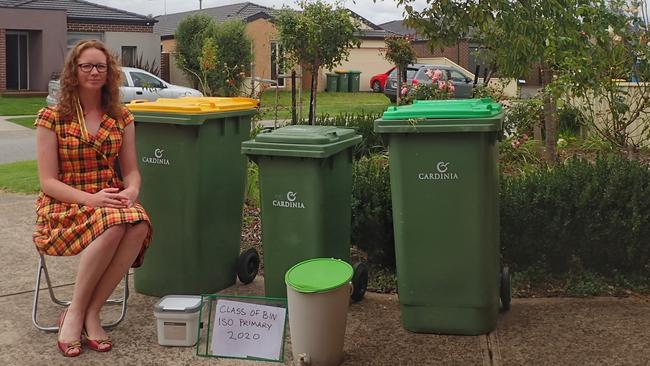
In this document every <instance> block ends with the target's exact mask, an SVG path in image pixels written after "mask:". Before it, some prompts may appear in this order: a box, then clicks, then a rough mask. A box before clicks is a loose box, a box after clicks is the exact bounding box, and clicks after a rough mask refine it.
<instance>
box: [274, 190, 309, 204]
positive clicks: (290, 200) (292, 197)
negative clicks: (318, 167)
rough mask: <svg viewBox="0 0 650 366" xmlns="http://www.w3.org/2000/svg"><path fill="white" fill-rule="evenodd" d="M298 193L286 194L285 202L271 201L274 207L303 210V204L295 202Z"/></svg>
mask: <svg viewBox="0 0 650 366" xmlns="http://www.w3.org/2000/svg"><path fill="white" fill-rule="evenodd" d="M297 197H298V193H296V192H287V197H286V198H287V199H286V201H285V200H283V199H276V200H273V206H274V207H285V208H305V204H304V203H302V202H300V201H298V200H297Z"/></svg>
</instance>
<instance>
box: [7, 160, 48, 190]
mask: <svg viewBox="0 0 650 366" xmlns="http://www.w3.org/2000/svg"><path fill="white" fill-rule="evenodd" d="M39 187H40V185H39V183H38V169H37V167H36V160H28V161H18V162H15V163H9V164H0V189H2V190H5V191H9V192H16V193H38V190H39Z"/></svg>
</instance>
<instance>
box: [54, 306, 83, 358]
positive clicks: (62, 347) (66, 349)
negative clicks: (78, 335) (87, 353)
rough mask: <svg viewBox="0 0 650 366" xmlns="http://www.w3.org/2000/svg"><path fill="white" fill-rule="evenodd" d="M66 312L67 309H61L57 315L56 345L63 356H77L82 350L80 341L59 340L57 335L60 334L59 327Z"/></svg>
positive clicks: (61, 325)
mask: <svg viewBox="0 0 650 366" xmlns="http://www.w3.org/2000/svg"><path fill="white" fill-rule="evenodd" d="M67 313H68V309H65V310H63V312H62V313H61V315H59V331H58V332H57V337H56V346H57V348H58V349H59V351H60V352H61V354H63V356H65V357H77V356H79V355H80V354H81V352H83V349H82V348H81V342H80V341H74V342H61V340H59V336H60V335H61V328H62V327H63V321H64V320H65V315H66V314H67Z"/></svg>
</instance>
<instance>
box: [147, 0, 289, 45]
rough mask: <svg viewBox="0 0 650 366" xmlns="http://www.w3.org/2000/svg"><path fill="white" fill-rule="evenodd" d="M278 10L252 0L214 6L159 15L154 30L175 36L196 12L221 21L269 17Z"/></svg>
mask: <svg viewBox="0 0 650 366" xmlns="http://www.w3.org/2000/svg"><path fill="white" fill-rule="evenodd" d="M276 12H277V10H275V9H272V8H267V7H266V6H261V5H257V4H253V3H251V2H245V3H239V4H230V5H224V6H217V7H214V8H207V9H201V10H192V11H186V12H183V13H176V14H168V15H160V16H157V17H156V20H158V23H156V24H155V25H154V28H153V31H154V33H157V34H160V36H161V37H165V36H167V37H169V36H173V35H174V33H176V28H177V27H178V24H179V23H180V22H181V21H182V20H183V19H185V18H186V17H188V16H191V15H196V14H205V15H207V16H209V17H211V18H213V19H214V20H215V21H217V22H219V23H221V22H224V21H226V20H230V19H241V20H245V21H251V20H254V19H257V18H258V17H262V18H267V19H268V18H271V17H273V16H274V15H275V13H276Z"/></svg>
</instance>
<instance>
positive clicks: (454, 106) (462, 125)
mask: <svg viewBox="0 0 650 366" xmlns="http://www.w3.org/2000/svg"><path fill="white" fill-rule="evenodd" d="M502 120H503V108H502V106H501V104H499V103H496V102H494V101H493V100H492V99H490V98H483V99H453V100H416V101H415V102H414V103H413V104H411V105H406V106H400V107H388V109H387V110H386V112H384V114H383V117H382V118H380V119H378V120H376V121H375V132H379V133H391V132H397V133H400V132H401V133H413V132H416V133H417V132H489V131H498V130H501V122H502Z"/></svg>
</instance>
